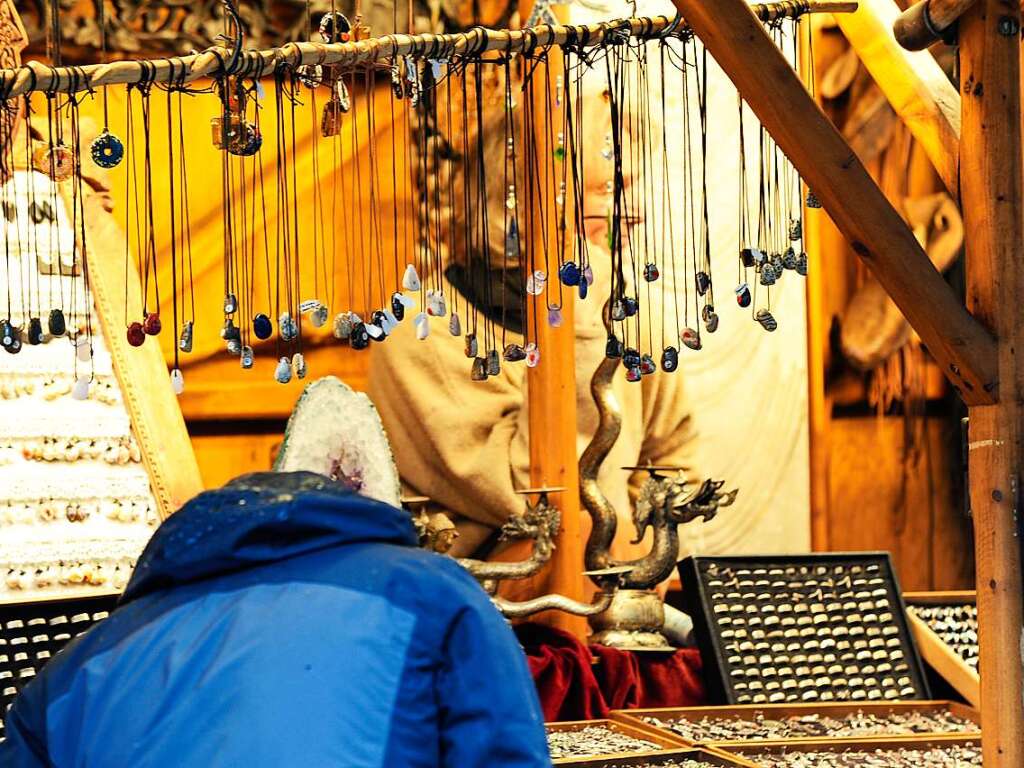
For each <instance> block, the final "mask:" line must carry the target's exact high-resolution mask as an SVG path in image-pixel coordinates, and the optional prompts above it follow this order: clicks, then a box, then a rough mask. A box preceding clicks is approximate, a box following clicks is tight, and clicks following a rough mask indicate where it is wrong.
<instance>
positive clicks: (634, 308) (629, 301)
mask: <svg viewBox="0 0 1024 768" xmlns="http://www.w3.org/2000/svg"><path fill="white" fill-rule="evenodd" d="M622 306H623V309H625V312H626V317H633V315H635V314H636V313H637V312H639V311H640V303H639V302H638V301H637V300H636V299H634V298H633V297H632V296H623V297H622Z"/></svg>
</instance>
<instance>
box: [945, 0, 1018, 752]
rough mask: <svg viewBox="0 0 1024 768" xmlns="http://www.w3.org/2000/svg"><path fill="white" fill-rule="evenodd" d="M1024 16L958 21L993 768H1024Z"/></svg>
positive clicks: (990, 8)
mask: <svg viewBox="0 0 1024 768" xmlns="http://www.w3.org/2000/svg"><path fill="white" fill-rule="evenodd" d="M1020 25H1021V12H1020V6H1019V3H1018V2H1017V0H1011V2H1005V0H978V2H977V4H976V5H975V6H974V7H973V8H971V10H969V11H968V12H967V13H966V14H965V15H964V16H963V17H962V18H961V20H960V91H961V98H962V101H963V104H962V107H963V134H962V141H961V145H960V162H961V181H960V187H961V198H962V210H963V216H964V226H965V242H966V249H967V250H966V254H967V302H968V306H969V307H970V309H971V311H972V312H973V313H974V314H975V315H976V316H977V317H978V318H979V319H981V320H982V321H983V322H985V323H986V324H987V325H989V327H991V328H992V329H993V330H994V331H995V333H996V335H997V337H998V338H999V357H998V360H999V381H1000V387H999V403H998V404H996V405H988V406H974V407H972V408H971V409H970V432H969V435H970V442H969V449H970V450H969V461H968V466H969V473H970V475H969V476H970V498H971V509H972V511H973V515H974V536H975V567H976V569H977V592H978V624H979V641H980V648H981V658H980V668H979V671H980V674H981V718H982V734H983V736H982V751H983V759H984V764H985V766H986V768H1004V767H1005V768H1010V766H1013V768H1020V766H1021V765H1024V729H1022V726H1021V724H1022V723H1024V703H1022V699H1021V696H1022V692H1024V687H1022V683H1024V679H1022V671H1021V608H1022V606H1021V537H1020V535H1019V530H1020V522H1019V515H1020V514H1021V512H1020V510H1019V505H1020V498H1021V492H1020V482H1021V472H1020V461H1021V456H1022V447H1021V437H1022V433H1024V406H1022V403H1021V397H1022V396H1024V359H1022V355H1018V354H1017V351H1018V349H1020V350H1022V351H1024V317H1022V315H1021V311H1020V301H1021V297H1022V296H1024V263H1022V262H1021V258H1020V249H1021V244H1022V243H1024V208H1022V206H1024V201H1022V194H1024V154H1022V150H1021V117H1022V115H1021V91H1020V89H1021V61H1020V56H1021V47H1020Z"/></svg>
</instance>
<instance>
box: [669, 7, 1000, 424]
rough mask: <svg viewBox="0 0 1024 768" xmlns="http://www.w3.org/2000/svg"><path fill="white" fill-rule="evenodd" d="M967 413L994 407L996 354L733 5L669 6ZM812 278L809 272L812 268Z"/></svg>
mask: <svg viewBox="0 0 1024 768" xmlns="http://www.w3.org/2000/svg"><path fill="white" fill-rule="evenodd" d="M673 2H674V3H675V6H676V8H677V9H678V10H679V11H681V12H682V14H683V16H684V17H685V19H686V22H687V23H688V24H689V25H690V27H691V28H692V29H693V30H694V32H695V33H696V34H697V36H698V37H699V38H700V39H701V40H702V41H703V42H704V45H705V46H706V47H707V49H708V51H709V52H710V53H711V55H712V56H714V57H715V59H716V60H717V61H718V63H719V65H721V67H722V68H723V69H724V70H725V72H726V74H728V75H729V77H730V78H731V79H732V81H733V83H735V84H736V87H737V88H739V91H740V94H741V95H742V96H743V98H744V99H745V100H746V101H747V103H748V104H750V106H751V108H752V109H753V110H754V112H755V113H756V114H757V116H758V117H759V118H760V120H761V122H762V124H764V126H765V127H766V128H767V129H768V131H769V132H770V133H771V135H772V136H773V138H774V139H775V141H776V142H778V144H779V147H780V148H781V149H782V151H783V152H785V153H786V155H787V156H788V157H789V158H790V160H792V161H793V164H794V165H795V166H796V168H797V170H798V171H799V172H800V174H801V176H802V177H803V178H804V180H805V181H806V182H807V184H808V185H809V187H810V188H811V189H812V190H813V191H814V193H815V194H816V195H817V196H818V198H819V199H820V200H821V201H822V203H823V204H824V206H825V208H826V210H827V211H828V213H829V215H830V216H831V217H832V220H833V221H834V222H835V223H836V225H837V226H838V227H839V229H840V230H842V232H843V234H844V235H845V236H846V237H847V238H848V239H849V241H850V245H851V247H852V248H853V250H854V251H855V252H856V253H857V255H858V256H860V257H861V259H862V260H863V261H864V262H865V263H866V264H867V265H868V268H869V269H871V271H872V272H873V273H874V275H875V277H876V278H878V281H879V282H880V283H881V284H882V286H883V287H884V288H885V289H886V291H888V293H889V295H890V296H891V297H892V299H893V301H895V302H896V305H897V306H898V307H899V308H900V310H901V311H902V312H903V314H904V315H905V316H906V318H907V320H908V321H910V324H911V325H912V326H913V327H914V330H915V331H917V333H918V335H919V336H920V337H921V339H922V340H923V341H924V343H925V344H926V345H927V347H928V349H929V351H930V352H931V354H932V356H933V357H935V359H936V360H937V361H938V362H939V365H940V366H941V368H942V370H943V371H944V372H945V374H946V376H947V377H948V378H949V379H950V381H951V382H952V384H953V386H954V387H955V388H956V389H957V391H958V392H960V394H961V396H962V397H963V399H964V401H965V402H967V403H968V404H970V405H977V404H985V403H993V402H995V400H996V398H997V391H996V390H997V386H998V379H997V365H996V344H995V341H994V340H993V338H992V336H991V335H990V334H989V333H988V331H987V330H985V328H984V327H983V326H982V325H981V324H980V323H979V322H978V321H977V320H975V319H974V318H973V317H971V315H970V314H969V313H968V312H967V310H966V309H965V308H964V306H963V304H962V303H961V302H960V300H959V299H958V298H957V296H956V294H955V293H954V292H953V289H952V288H951V287H950V286H949V285H948V284H947V283H946V281H945V280H943V278H942V275H941V274H939V272H938V271H937V270H936V269H935V267H934V265H933V264H932V263H931V261H930V260H929V258H928V255H927V254H926V253H925V252H924V249H922V248H921V245H920V243H918V242H917V238H916V237H914V234H913V232H911V231H910V229H909V228H908V227H907V225H906V223H905V222H904V221H903V219H902V218H901V217H900V215H899V213H897V212H896V210H895V209H894V208H893V207H892V205H891V204H890V203H889V201H888V200H887V199H886V198H885V195H883V194H882V192H881V191H880V190H879V189H878V187H877V186H876V185H875V182H874V181H873V180H872V179H871V176H870V175H869V174H868V172H867V170H866V169H865V168H864V166H863V165H862V164H861V162H860V161H859V160H858V159H857V156H856V155H855V154H854V152H853V150H852V149H850V146H849V144H847V143H846V141H845V140H844V139H843V137H842V136H841V135H840V133H839V131H838V130H836V127H835V126H834V125H833V124H832V122H831V121H830V120H829V119H828V117H826V116H825V114H824V113H823V112H822V111H821V109H820V108H819V107H818V105H817V104H815V103H814V101H813V99H811V97H810V95H809V94H808V93H807V90H806V89H805V88H804V84H803V83H802V82H801V81H800V79H799V78H798V77H797V75H796V73H795V72H794V71H793V69H792V67H791V66H790V64H789V62H788V61H787V60H786V59H785V57H784V56H783V55H782V53H781V52H780V51H779V49H778V48H777V47H776V46H775V44H774V43H773V42H772V41H771V39H770V38H769V37H768V35H767V34H766V33H765V30H764V28H763V26H762V25H761V22H759V21H758V20H757V19H756V18H755V17H754V15H753V14H752V13H751V11H750V8H749V7H748V6H747V4H746V3H745V2H743V0H716V2H714V3H707V2H705V0H673ZM812 268H813V267H812Z"/></svg>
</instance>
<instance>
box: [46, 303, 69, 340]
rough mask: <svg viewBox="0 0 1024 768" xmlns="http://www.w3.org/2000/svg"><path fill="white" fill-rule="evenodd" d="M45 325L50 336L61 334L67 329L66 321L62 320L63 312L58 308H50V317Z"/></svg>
mask: <svg viewBox="0 0 1024 768" xmlns="http://www.w3.org/2000/svg"><path fill="white" fill-rule="evenodd" d="M46 325H47V327H48V329H49V331H50V335H51V336H63V335H64V333H65V332H66V331H67V329H68V325H67V322H66V321H65V320H64V313H63V312H62V311H61V310H59V309H51V310H50V318H49V321H48V322H47V324H46Z"/></svg>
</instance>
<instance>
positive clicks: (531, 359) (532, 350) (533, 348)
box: [526, 341, 540, 368]
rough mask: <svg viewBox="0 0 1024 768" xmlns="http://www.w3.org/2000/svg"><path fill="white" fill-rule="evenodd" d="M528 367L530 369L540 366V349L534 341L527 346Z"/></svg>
mask: <svg viewBox="0 0 1024 768" xmlns="http://www.w3.org/2000/svg"><path fill="white" fill-rule="evenodd" d="M526 365H527V367H529V368H536V367H537V366H538V365H540V348H539V347H538V346H537V345H536V344H534V343H533V342H532V341H531V342H530V343H529V344H527V345H526Z"/></svg>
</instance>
